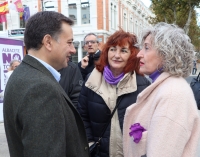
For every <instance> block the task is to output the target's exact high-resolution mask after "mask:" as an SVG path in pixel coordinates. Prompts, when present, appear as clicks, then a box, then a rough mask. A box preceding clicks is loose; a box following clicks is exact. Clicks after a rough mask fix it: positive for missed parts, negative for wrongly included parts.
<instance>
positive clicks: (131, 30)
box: [130, 17, 133, 33]
mask: <svg viewBox="0 0 200 157" xmlns="http://www.w3.org/2000/svg"><path fill="white" fill-rule="evenodd" d="M130 32H131V33H133V17H131V18H130Z"/></svg>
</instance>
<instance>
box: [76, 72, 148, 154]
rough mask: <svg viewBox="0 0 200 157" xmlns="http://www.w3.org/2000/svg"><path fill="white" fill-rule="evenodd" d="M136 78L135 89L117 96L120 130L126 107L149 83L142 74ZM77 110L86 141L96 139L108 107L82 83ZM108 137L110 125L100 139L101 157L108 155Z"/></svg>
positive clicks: (103, 124)
mask: <svg viewBox="0 0 200 157" xmlns="http://www.w3.org/2000/svg"><path fill="white" fill-rule="evenodd" d="M136 79H137V91H135V92H133V93H129V94H124V95H122V96H120V97H118V100H119V99H121V101H120V103H119V106H118V108H117V110H118V117H119V123H120V128H121V130H122V128H123V120H124V114H125V111H126V108H127V107H128V106H130V105H131V104H133V103H135V102H136V99H137V95H138V94H139V93H140V92H141V91H142V90H144V89H145V88H146V87H147V86H148V85H150V82H149V81H148V80H147V79H146V78H145V77H143V76H140V75H136ZM118 100H117V101H118ZM78 111H79V113H80V115H81V116H82V119H83V122H84V124H85V128H86V134H87V138H88V141H89V142H92V141H97V140H98V138H99V137H100V136H101V133H102V130H103V128H104V126H105V125H106V123H107V122H108V121H109V119H110V115H111V111H110V109H109V108H108V106H107V105H106V104H105V102H104V100H103V98H102V97H101V96H100V95H98V94H97V93H95V92H94V91H92V90H91V89H89V88H87V87H86V86H85V84H84V85H83V87H82V90H81V93H80V96H79V103H78ZM109 138H110V125H109V127H108V128H107V130H106V132H105V134H104V135H103V138H102V140H101V146H100V153H101V157H109Z"/></svg>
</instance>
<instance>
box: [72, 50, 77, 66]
mask: <svg viewBox="0 0 200 157" xmlns="http://www.w3.org/2000/svg"><path fill="white" fill-rule="evenodd" d="M75 49H76V53H75V54H73V55H72V62H74V63H76V64H78V47H75Z"/></svg>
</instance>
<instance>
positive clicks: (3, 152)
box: [0, 122, 10, 157]
mask: <svg viewBox="0 0 200 157" xmlns="http://www.w3.org/2000/svg"><path fill="white" fill-rule="evenodd" d="M0 157H10V155H9V152H8V144H7V140H6V135H5V130H4V123H2V122H0Z"/></svg>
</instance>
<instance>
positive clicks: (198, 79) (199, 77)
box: [197, 72, 200, 81]
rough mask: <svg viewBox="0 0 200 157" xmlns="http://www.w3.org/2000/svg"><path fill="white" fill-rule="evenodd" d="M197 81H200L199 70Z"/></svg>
mask: <svg viewBox="0 0 200 157" xmlns="http://www.w3.org/2000/svg"><path fill="white" fill-rule="evenodd" d="M197 81H200V72H199V74H198V76H197Z"/></svg>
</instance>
